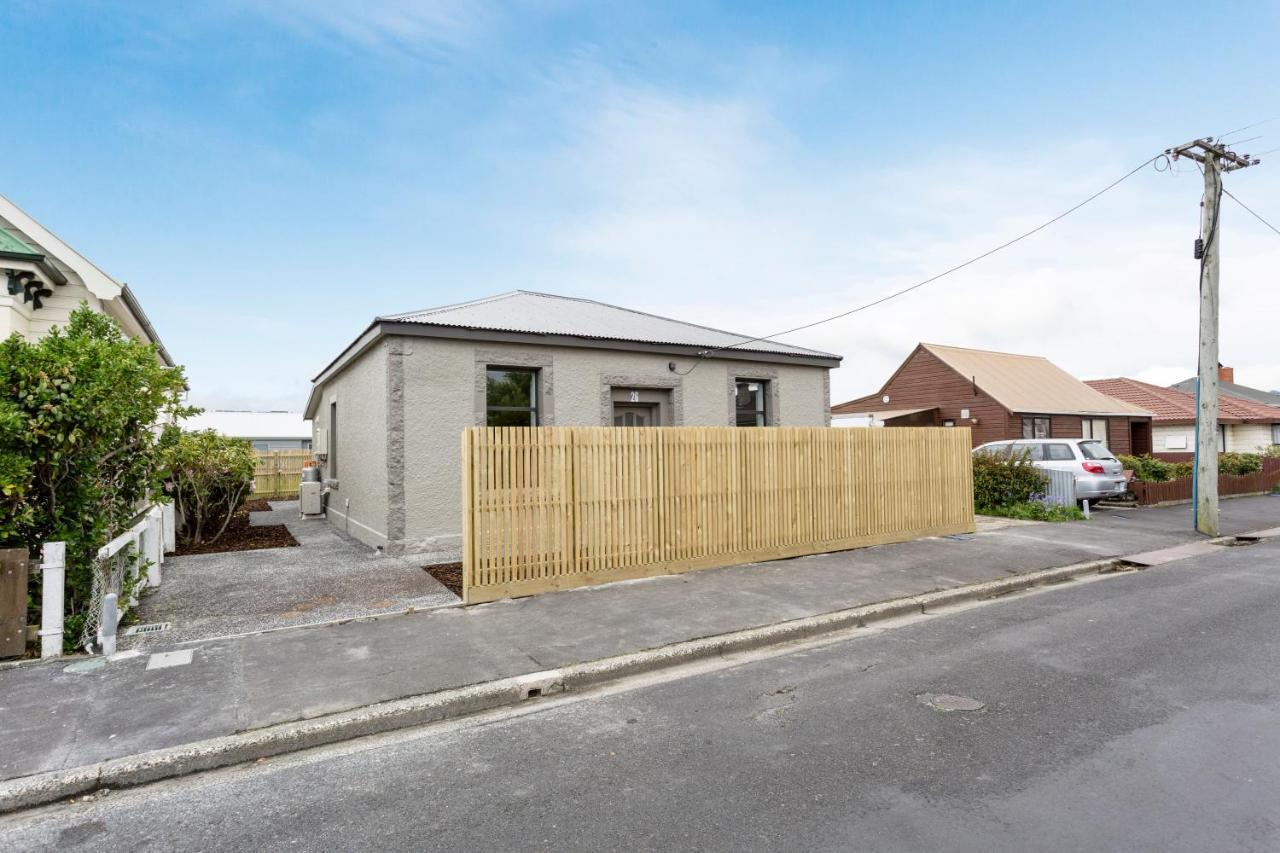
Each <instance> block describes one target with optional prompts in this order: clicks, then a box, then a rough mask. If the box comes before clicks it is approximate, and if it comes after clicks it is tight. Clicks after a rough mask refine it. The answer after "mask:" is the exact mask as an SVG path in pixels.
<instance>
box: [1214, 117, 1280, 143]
mask: <svg viewBox="0 0 1280 853" xmlns="http://www.w3.org/2000/svg"><path fill="white" fill-rule="evenodd" d="M1276 118H1277V116H1272V117H1271V118H1264V119H1263V120H1262V121H1255V122H1254V123H1253V124H1246V125H1245V126H1244V127H1237V128H1236V129H1235V130H1228V131H1227V132H1226V133H1220V134H1218V139H1219V140H1222V138H1223V137H1227V136H1230V135H1231V134H1233V133H1239V132H1240V131H1242V130H1253V129H1254V128H1255V127H1261V126H1262V125H1264V124H1267V123H1268V122H1273V121H1275V120H1276ZM1231 144H1232V145H1239V144H1240V143H1239V142H1232V143H1231Z"/></svg>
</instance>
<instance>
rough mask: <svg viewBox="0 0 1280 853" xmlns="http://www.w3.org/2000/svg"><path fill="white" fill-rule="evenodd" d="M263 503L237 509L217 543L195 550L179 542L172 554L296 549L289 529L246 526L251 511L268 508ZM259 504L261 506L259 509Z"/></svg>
mask: <svg viewBox="0 0 1280 853" xmlns="http://www.w3.org/2000/svg"><path fill="white" fill-rule="evenodd" d="M266 503H267V502H266V501H250V502H249V503H247V504H245V505H244V506H242V507H240V509H238V510H236V514H235V515H234V516H232V517H231V523H230V524H228V525H227V529H226V530H225V531H223V533H222V535H221V536H219V537H218V539H217V541H215V542H205V543H204V544H202V545H200V546H199V547H196V548H192V547H190V546H189V545H184V544H182V543H181V542H179V543H178V550H177V551H176V552H175V553H176V554H177V555H178V556H180V557H183V556H186V555H187V554H222V553H225V552H228V551H256V550H258V549H260V548H294V547H297V545H298V540H297V539H294V538H293V534H292V533H290V532H289V528H287V527H285V526H284V525H283V524H264V525H261V526H258V527H253V526H251V525H250V524H249V513H250V512H261V511H262V510H267V509H271V507H269V506H266ZM258 504H262V505H263V506H262V507H261V509H260V508H259V507H258Z"/></svg>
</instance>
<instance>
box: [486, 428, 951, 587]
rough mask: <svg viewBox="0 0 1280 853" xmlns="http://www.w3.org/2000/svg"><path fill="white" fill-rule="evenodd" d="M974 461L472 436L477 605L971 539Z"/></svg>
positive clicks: (680, 440) (881, 436)
mask: <svg viewBox="0 0 1280 853" xmlns="http://www.w3.org/2000/svg"><path fill="white" fill-rule="evenodd" d="M969 449H970V438H969V431H968V430H967V429H963V428H959V429H957V428H945V429H944V428H901V429H892V430H837V429H825V428H770V429H738V428H734V427H669V428H652V429H618V428H608V427H539V428H534V429H529V428H520V427H516V428H510V427H505V428H485V427H476V428H472V429H469V430H466V431H465V432H464V433H463V438H462V459H463V466H462V478H463V537H464V550H463V598H464V600H465V601H467V602H468V603H476V602H481V601H492V600H495V599H498V598H503V597H507V596H514V595H531V594H534V593H537V592H544V591H547V590H553V589H567V588H572V587H578V586H586V585H589V584H595V583H604V582H607V581H613V580H622V579H625V578H636V577H646V576H649V575H657V574H670V573H674V572H681V571H688V570H691V569H699V568H709V567H713V566H727V565H734V564H738V563H747V562H755V561H757V560H767V559H778V558H782V557H792V556H799V555H802V554H812V553H820V552H822V551H829V550H839V549H843V548H855V547H861V546H864V545H875V544H881V543H886V542H898V541H902V540H906V539H912V538H916V537H920V536H928V535H943V534H951V533H963V532H969V531H972V530H973V529H974V520H973V485H972V478H973V471H972V466H971V463H970V456H969Z"/></svg>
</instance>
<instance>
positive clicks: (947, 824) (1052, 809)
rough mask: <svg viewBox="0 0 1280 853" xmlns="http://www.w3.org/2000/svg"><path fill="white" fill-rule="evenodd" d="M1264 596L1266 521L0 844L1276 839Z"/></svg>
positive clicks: (1274, 612) (1093, 844) (187, 791)
mask: <svg viewBox="0 0 1280 853" xmlns="http://www.w3.org/2000/svg"><path fill="white" fill-rule="evenodd" d="M1278 616H1280V541H1276V540H1272V541H1269V542H1265V543H1262V544H1258V545H1253V546H1249V547H1237V548H1223V549H1222V551H1221V552H1220V553H1216V554H1214V555H1212V556H1210V557H1207V558H1201V559H1195V560H1186V561H1182V562H1179V563H1173V564H1169V565H1166V566H1163V567H1160V568H1156V569H1150V570H1147V571H1144V572H1134V573H1129V574H1124V575H1119V576H1113V577H1110V578H1106V579H1102V580H1096V581H1090V582H1072V583H1070V584H1065V585H1063V586H1060V587H1057V588H1053V589H1051V590H1047V591H1043V592H1038V593H1034V594H1030V595H1024V596H1018V597H1012V598H1009V599H1005V600H1002V601H997V602H993V603H989V604H984V605H981V606H978V607H974V608H970V609H965V610H956V611H952V612H949V613H941V614H938V615H936V616H931V617H927V618H923V619H919V620H916V621H914V622H911V623H909V624H903V625H899V626H895V627H888V628H885V629H876V630H871V629H867V630H865V631H864V632H863V633H861V634H859V635H858V636H857V637H856V638H853V639H848V640H844V641H841V642H837V643H834V644H830V645H826V646H823V647H821V648H810V649H805V650H800V651H794V652H792V653H789V654H785V655H779V656H774V657H770V658H767V659H760V660H754V661H751V662H746V663H741V664H739V665H736V666H731V667H730V666H726V667H724V668H720V669H717V670H714V671H708V672H703V673H701V674H697V675H693V676H690V677H686V678H683V679H680V680H675V681H667V682H665V683H656V684H645V685H641V686H636V687H635V688H634V689H628V690H620V691H616V692H612V693H608V694H606V695H600V696H594V697H590V698H583V697H575V698H573V699H568V698H566V699H562V700H558V701H557V700H547V701H546V702H545V704H543V705H542V706H540V707H538V708H536V709H535V708H534V707H533V706H527V710H526V711H524V712H522V713H520V714H507V715H505V716H494V717H488V718H477V719H476V720H472V721H468V722H466V723H454V724H450V725H446V726H440V727H434V728H430V727H429V728H424V729H420V730H417V731H415V732H412V733H402V734H399V735H395V736H387V737H385V738H381V739H371V740H366V741H362V742H353V743H352V744H347V745H344V746H341V747H335V748H331V749H325V750H316V751H313V752H311V753H303V754H299V755H297V756H291V757H286V758H282V759H277V760H273V761H269V762H263V763H259V764H257V765H253V766H250V767H245V768H233V769H229V770H224V771H218V772H214V773H209V774H204V775H201V776H196V777H190V778H188V779H182V780H173V781H171V782H166V783H162V784H158V785H154V786H150V787H146V788H140V789H135V790H130V791H118V792H112V793H110V794H107V795H100V796H98V797H97V798H95V799H93V800H92V801H89V802H78V803H74V804H61V805H57V806H52V807H48V808H44V809H40V810H38V811H32V812H27V813H23V814H18V815H13V816H10V817H8V818H3V819H0V848H4V849H6V850H30V849H55V848H56V849H61V850H77V849H92V850H101V849H123V848H135V849H191V850H244V849H276V848H283V847H289V848H290V849H297V850H330V849H355V848H361V849H375V848H376V849H379V850H426V849H430V850H435V849H438V850H514V849H530V848H548V849H557V850H563V849H571V850H670V849H681V850H733V851H740V850H860V851H874V850H913V851H914V850H944V849H945V850H984V851H987V850H1010V851H1027V850H1090V851H1092V850H1117V851H1120V850H1123V851H1139V850H1151V851H1177V850H1187V851H1197V853H1199V852H1200V851H1214V850H1232V851H1235V850H1259V851H1262V850H1266V851H1272V850H1277V849H1280V619H1278V618H1277V617H1278ZM424 651H426V650H424ZM933 694H955V695H958V696H963V697H969V698H971V699H974V700H976V702H979V703H984V707H982V708H981V709H980V710H973V711H941V710H938V709H937V708H935V707H934V706H933V705H931V704H929V702H928V701H927V700H928V698H929V696H930V695H933ZM938 701H939V702H941V701H942V700H938Z"/></svg>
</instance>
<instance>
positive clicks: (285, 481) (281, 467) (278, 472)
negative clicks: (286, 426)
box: [250, 450, 315, 498]
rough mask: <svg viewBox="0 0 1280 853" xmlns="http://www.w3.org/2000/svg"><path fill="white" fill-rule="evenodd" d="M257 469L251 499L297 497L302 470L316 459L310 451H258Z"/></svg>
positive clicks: (256, 452) (254, 474)
mask: <svg viewBox="0 0 1280 853" xmlns="http://www.w3.org/2000/svg"><path fill="white" fill-rule="evenodd" d="M255 455H256V456H257V457H258V465H257V468H256V469H255V470H254V472H253V493H252V494H251V495H250V497H254V498H265V497H270V496H273V495H296V494H297V493H298V483H299V482H301V480H302V469H303V468H304V467H306V463H308V462H310V461H312V459H314V458H315V457H314V456H313V455H312V452H311V451H310V450H258V451H255Z"/></svg>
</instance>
